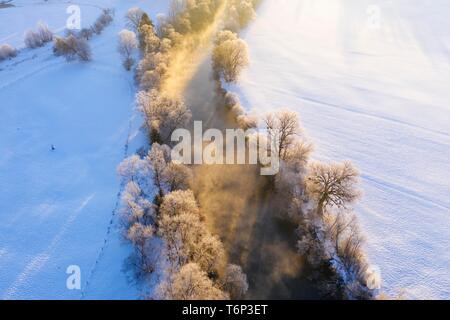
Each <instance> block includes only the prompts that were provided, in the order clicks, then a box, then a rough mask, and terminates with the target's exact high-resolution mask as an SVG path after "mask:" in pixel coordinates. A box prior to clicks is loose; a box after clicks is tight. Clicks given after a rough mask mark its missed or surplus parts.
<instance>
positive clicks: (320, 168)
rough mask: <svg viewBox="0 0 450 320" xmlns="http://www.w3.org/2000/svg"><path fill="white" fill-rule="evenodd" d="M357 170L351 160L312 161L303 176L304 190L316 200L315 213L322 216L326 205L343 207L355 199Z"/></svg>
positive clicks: (356, 193) (357, 193) (357, 192)
mask: <svg viewBox="0 0 450 320" xmlns="http://www.w3.org/2000/svg"><path fill="white" fill-rule="evenodd" d="M358 177H359V172H358V170H357V169H356V168H355V167H354V166H353V164H352V163H351V162H348V161H346V162H343V163H340V164H331V165H328V164H323V163H312V164H311V165H310V166H309V168H308V175H307V176H306V178H305V184H306V192H307V193H308V195H309V196H310V197H311V198H312V199H314V200H315V201H316V202H317V213H318V214H319V216H323V213H324V211H325V209H326V207H328V206H336V207H338V208H343V207H345V206H346V205H347V204H350V203H352V202H354V201H356V200H357V199H358V198H359V196H360V192H359V191H358V189H357V188H356V183H357V181H358Z"/></svg>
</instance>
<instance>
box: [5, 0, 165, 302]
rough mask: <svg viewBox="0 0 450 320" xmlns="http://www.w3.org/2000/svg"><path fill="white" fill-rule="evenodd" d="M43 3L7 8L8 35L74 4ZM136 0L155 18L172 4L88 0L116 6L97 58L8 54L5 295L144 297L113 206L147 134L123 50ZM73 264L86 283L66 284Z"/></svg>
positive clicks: (59, 19)
mask: <svg viewBox="0 0 450 320" xmlns="http://www.w3.org/2000/svg"><path fill="white" fill-rule="evenodd" d="M43 2H44V1H14V2H13V3H15V4H17V7H15V8H4V9H0V39H4V38H8V39H13V40H14V39H16V40H14V41H17V42H16V43H19V42H21V41H22V40H21V39H20V37H21V36H20V35H21V34H22V32H23V31H22V29H25V28H27V27H28V26H34V25H35V23H36V22H37V21H35V20H40V19H42V20H44V21H46V22H47V23H48V24H49V25H50V26H51V27H54V28H57V27H59V26H62V25H63V23H64V21H65V19H66V18H67V16H68V15H67V14H66V13H65V8H66V7H67V6H68V4H64V5H63V4H61V3H66V2H65V1H50V3H49V4H43ZM76 2H77V1H71V2H70V3H76ZM56 3H60V4H59V5H57V4H56ZM19 4H20V6H19ZM31 4H33V5H31ZM135 5H139V6H141V7H142V8H144V9H147V10H148V11H149V12H151V15H152V16H153V17H154V16H155V15H156V14H157V13H159V12H165V11H166V9H167V1H164V0H158V1H146V2H144V1H138V0H135V1H129V0H127V1H119V0H116V1H106V0H104V1H101V0H97V1H90V5H84V6H81V8H82V17H83V16H84V17H91V18H92V20H94V19H95V18H96V17H97V16H98V15H99V13H100V11H99V9H98V7H114V8H115V9H116V19H115V21H114V22H113V24H112V25H111V26H109V27H107V28H106V29H105V31H104V33H103V34H102V35H100V36H96V37H94V39H93V40H91V47H92V51H93V61H91V62H89V63H77V62H72V63H67V62H65V61H64V60H63V59H62V58H56V57H54V56H53V55H52V51H51V45H49V46H46V47H44V48H40V49H37V50H23V51H22V52H21V53H20V54H19V56H18V57H16V58H14V59H13V60H10V61H6V62H3V63H0V118H1V119H2V125H1V126H0V190H1V192H0V298H3V299H17V298H20V299H37V298H40V299H46V298H52V299H78V298H96V299H119V298H120V299H135V298H139V297H140V290H139V288H138V287H136V286H135V285H134V284H133V283H130V282H129V277H128V276H127V274H125V273H124V271H123V262H124V260H125V259H126V257H127V256H128V255H129V252H130V251H129V250H130V248H129V247H128V246H126V245H124V244H122V243H121V242H120V238H119V236H118V230H117V229H116V228H115V223H114V222H115V220H114V215H113V213H114V212H115V209H116V205H117V200H118V194H119V192H120V182H119V180H118V178H117V177H116V166H117V165H118V164H119V163H120V162H121V160H122V159H123V157H124V156H125V154H126V153H127V148H126V146H127V141H130V146H129V148H128V153H129V152H134V150H135V149H136V148H137V147H138V146H139V143H140V138H141V137H140V136H139V132H138V127H139V123H140V120H139V119H138V118H137V116H136V112H135V111H134V110H133V108H134V106H133V100H134V94H135V87H134V85H133V79H132V74H131V73H127V72H125V71H124V70H123V68H122V66H121V63H120V59H119V57H118V54H117V53H116V51H117V50H116V46H117V33H118V31H120V29H122V28H123V26H124V20H123V16H124V13H125V11H126V10H127V9H128V8H130V7H132V6H135ZM38 8H39V9H38ZM9 14H11V15H9ZM18 16H30V17H32V18H31V19H32V21H25V20H23V21H22V20H20V21H18V20H16V18H17V17H18ZM5 19H8V20H5ZM88 19H90V18H88ZM11 21H15V22H17V28H15V27H14V26H13V24H12V23H11ZM91 22H92V21H90V22H87V23H88V24H89V23H91ZM9 24H11V26H9ZM5 26H8V27H7V28H9V29H5ZM11 31H14V32H16V34H15V35H14V32H13V33H11ZM17 37H18V38H17ZM0 42H1V41H0ZM11 43H13V44H15V42H11ZM52 144H54V145H55V146H56V150H55V151H53V152H52V151H51V150H50V148H51V145H52ZM111 226H112V227H111ZM69 265H78V266H80V268H81V282H82V290H73V291H71V290H68V289H67V288H66V279H67V276H68V275H67V274H66V268H67V267H68V266H69Z"/></svg>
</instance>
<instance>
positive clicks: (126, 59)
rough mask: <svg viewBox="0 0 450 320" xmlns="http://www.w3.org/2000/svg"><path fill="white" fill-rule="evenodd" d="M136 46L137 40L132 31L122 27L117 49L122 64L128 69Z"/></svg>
mask: <svg viewBox="0 0 450 320" xmlns="http://www.w3.org/2000/svg"><path fill="white" fill-rule="evenodd" d="M137 47H138V41H137V38H136V34H135V33H134V32H133V31H129V30H126V29H124V30H122V31H120V32H119V45H118V51H119V53H120V55H121V57H122V60H123V66H124V68H125V69H126V70H128V71H129V70H130V69H131V67H132V66H133V64H134V59H133V54H134V52H135V51H136V49H137Z"/></svg>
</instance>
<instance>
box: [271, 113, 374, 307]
mask: <svg viewBox="0 0 450 320" xmlns="http://www.w3.org/2000/svg"><path fill="white" fill-rule="evenodd" d="M263 120H264V124H265V127H266V128H267V135H268V136H269V137H270V138H272V139H275V144H274V150H271V152H277V153H278V155H279V157H280V160H281V168H280V172H279V173H278V174H277V175H276V177H275V188H276V190H277V196H278V197H280V198H281V201H283V202H284V203H289V207H288V209H287V210H286V212H285V213H286V215H287V217H289V218H290V219H292V220H293V221H294V222H295V223H297V224H298V229H297V233H298V236H299V241H298V243H297V248H298V251H299V253H300V254H302V255H304V256H306V257H307V258H308V261H309V263H310V264H311V265H312V266H313V267H314V268H315V269H316V270H322V271H323V274H325V273H326V274H328V275H330V274H331V276H327V277H326V278H327V279H326V281H323V286H322V288H323V289H324V290H325V292H326V294H329V295H331V296H334V297H335V298H346V299H370V298H373V297H374V296H375V295H376V289H377V288H379V282H380V279H379V275H378V274H377V273H375V272H374V271H373V269H372V268H371V267H370V265H369V264H368V262H367V258H366V256H365V255H364V252H363V248H362V245H363V241H364V240H363V237H362V234H361V232H360V230H359V227H358V220H357V218H356V215H355V214H354V213H353V212H352V211H351V208H350V206H351V205H352V204H353V203H354V202H355V201H356V200H358V199H359V197H360V195H361V193H360V191H359V189H358V188H357V183H358V177H359V172H358V170H357V169H356V168H355V167H354V166H353V164H352V163H350V162H343V163H335V164H326V163H321V162H314V161H310V160H309V158H310V155H311V154H312V151H313V145H312V144H311V143H309V142H308V141H306V139H305V138H303V134H302V132H303V129H302V128H301V124H300V121H299V120H298V117H297V114H296V113H295V112H292V111H288V110H281V111H278V112H275V113H270V114H268V115H266V116H265V118H264V119H263ZM330 271H331V272H330ZM322 279H323V277H322Z"/></svg>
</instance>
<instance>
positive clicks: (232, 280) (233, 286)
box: [222, 264, 248, 300]
mask: <svg viewBox="0 0 450 320" xmlns="http://www.w3.org/2000/svg"><path fill="white" fill-rule="evenodd" d="M222 282H223V289H224V290H225V291H227V292H228V293H229V294H230V298H231V299H232V300H240V299H243V298H244V296H245V294H246V293H247V291H248V281H247V275H246V274H245V273H244V272H243V271H242V268H241V266H238V265H235V264H229V265H228V266H227V268H226V269H225V274H224V276H223V280H222Z"/></svg>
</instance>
